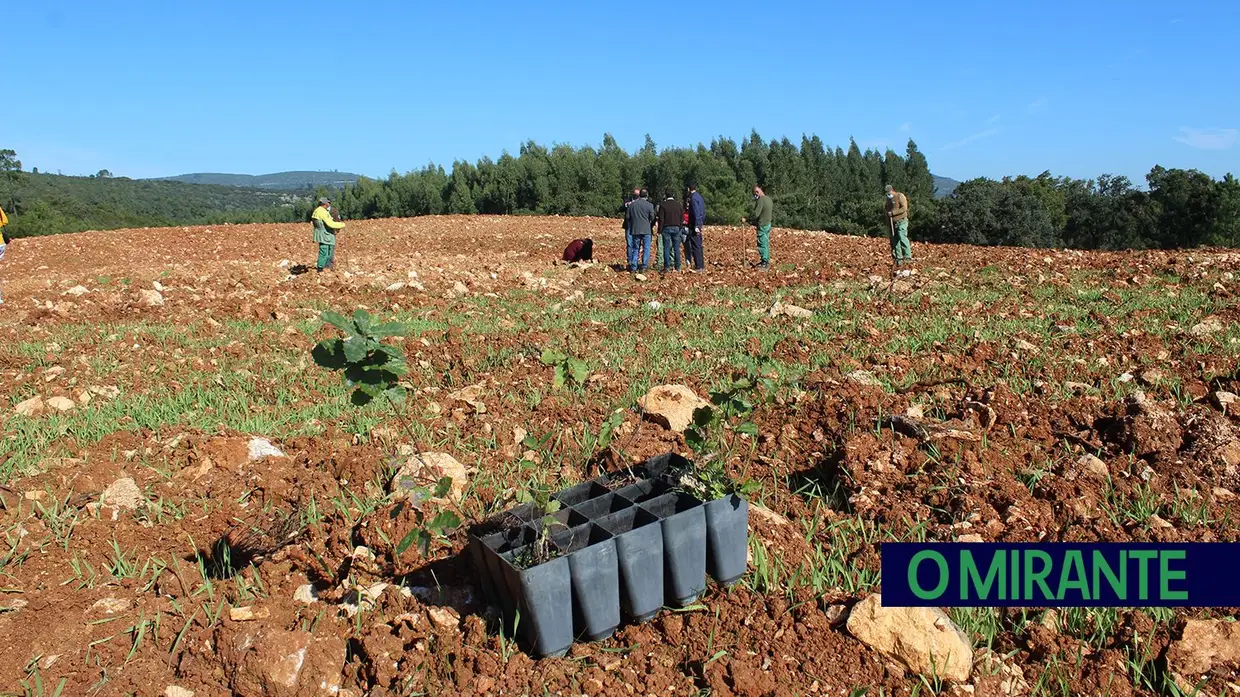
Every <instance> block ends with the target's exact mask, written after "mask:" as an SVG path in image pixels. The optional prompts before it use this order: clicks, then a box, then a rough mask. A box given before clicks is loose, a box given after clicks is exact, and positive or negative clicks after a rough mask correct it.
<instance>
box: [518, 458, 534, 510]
mask: <svg viewBox="0 0 1240 697" xmlns="http://www.w3.org/2000/svg"><path fill="white" fill-rule="evenodd" d="M526 463H529V464H531V465H533V464H534V463H532V462H530V461H529V460H522V461H521V465H522V467H524V466H525V464H526ZM533 500H534V496H533V495H532V494H530V492H528V491H526V490H524V489H521V490H520V491H518V492H517V503H529V502H531V501H533Z"/></svg>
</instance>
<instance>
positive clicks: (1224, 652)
mask: <svg viewBox="0 0 1240 697" xmlns="http://www.w3.org/2000/svg"><path fill="white" fill-rule="evenodd" d="M1167 666H1168V667H1169V668H1170V669H1171V670H1172V671H1173V672H1176V673H1179V674H1181V675H1184V676H1193V677H1196V676H1199V675H1204V674H1205V673H1208V672H1210V671H1211V670H1213V669H1214V668H1216V667H1229V668H1233V669H1234V668H1238V667H1240V623H1237V622H1228V621H1226V620H1188V622H1187V623H1186V624H1185V625H1184V633H1183V635H1182V637H1181V638H1180V639H1178V640H1177V641H1174V642H1172V643H1171V646H1170V647H1168V648H1167Z"/></svg>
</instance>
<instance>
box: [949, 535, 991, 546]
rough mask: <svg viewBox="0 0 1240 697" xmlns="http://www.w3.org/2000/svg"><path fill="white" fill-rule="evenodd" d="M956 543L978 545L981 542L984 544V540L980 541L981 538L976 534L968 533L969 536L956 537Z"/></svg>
mask: <svg viewBox="0 0 1240 697" xmlns="http://www.w3.org/2000/svg"><path fill="white" fill-rule="evenodd" d="M956 541H957V542H966V543H969V544H978V543H981V542H985V541H986V540H984V539H982V536H981V535H978V534H977V533H970V534H968V535H961V536H959V537H957V538H956Z"/></svg>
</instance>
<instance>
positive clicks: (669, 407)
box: [637, 385, 710, 433]
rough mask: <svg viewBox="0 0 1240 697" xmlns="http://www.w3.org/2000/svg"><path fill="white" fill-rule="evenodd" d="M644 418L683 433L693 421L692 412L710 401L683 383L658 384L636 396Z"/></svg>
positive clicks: (707, 405)
mask: <svg viewBox="0 0 1240 697" xmlns="http://www.w3.org/2000/svg"><path fill="white" fill-rule="evenodd" d="M637 404H638V406H640V407H641V408H642V410H643V411H644V412H645V418H646V419H648V420H650V421H653V422H654V423H657V424H659V425H660V426H662V427H664V428H666V429H668V430H670V431H675V432H676V433H684V431H685V429H686V428H688V427H689V426H690V425H691V424H692V423H693V412H694V411H696V410H698V409H699V408H701V407H709V406H710V402H708V401H706V400H705V399H702V398H701V397H699V396H698V395H697V394H696V393H695V392H694V391H693V390H691V389H689V388H688V387H685V386H684V385H659V386H658V387H653V388H651V389H650V391H649V392H647V393H646V394H645V396H643V397H640V398H638V400H637Z"/></svg>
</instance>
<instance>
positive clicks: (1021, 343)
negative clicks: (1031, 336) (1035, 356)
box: [1016, 339, 1038, 353]
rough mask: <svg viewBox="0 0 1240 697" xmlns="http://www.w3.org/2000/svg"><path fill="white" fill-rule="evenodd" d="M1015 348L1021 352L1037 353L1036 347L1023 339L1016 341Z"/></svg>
mask: <svg viewBox="0 0 1240 697" xmlns="http://www.w3.org/2000/svg"><path fill="white" fill-rule="evenodd" d="M1016 350H1017V351H1021V352H1023V353H1038V347H1037V346H1034V345H1033V344H1031V343H1029V342H1028V341H1025V340H1024V339H1020V340H1018V341H1017V342H1016Z"/></svg>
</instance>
